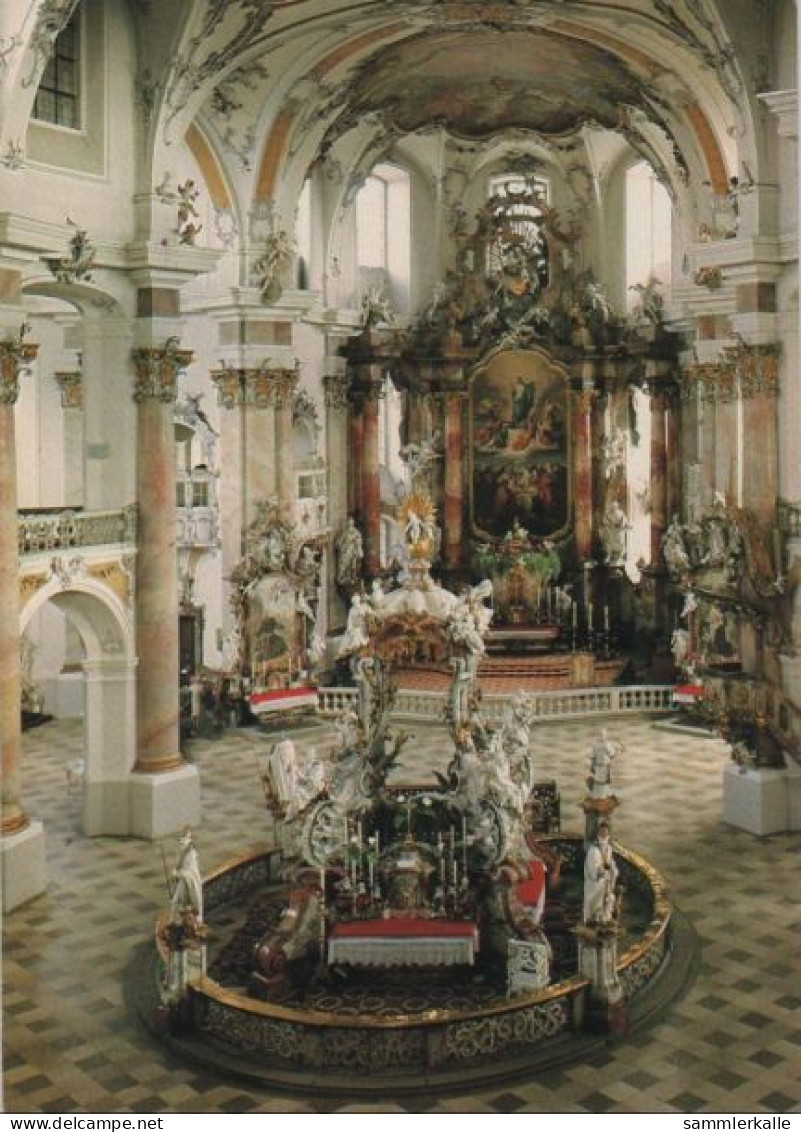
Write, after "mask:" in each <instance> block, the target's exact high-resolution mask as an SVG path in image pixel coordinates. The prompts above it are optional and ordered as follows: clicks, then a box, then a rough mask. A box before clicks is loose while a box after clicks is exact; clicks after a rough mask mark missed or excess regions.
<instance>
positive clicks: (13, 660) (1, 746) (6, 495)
mask: <svg viewBox="0 0 801 1132" xmlns="http://www.w3.org/2000/svg"><path fill="white" fill-rule="evenodd" d="M37 350H38V347H37V346H35V345H34V344H33V343H26V342H25V341H24V340H23V335H22V334H18V335H17V336H16V337H9V338H7V339H6V340H5V341H0V753H1V754H2V764H1V765H2V782H1V783H0V791H1V794H0V834H2V835H3V837H5V836H7V835H9V834H13V833H19V832H21V831H22V830H24V829H25V828H26V827H27V826H28V824H29V823H28V817H27V815H26V814H25V811H24V810H23V808H22V803H21V800H20V786H19V756H20V740H21V733H22V727H21V716H20V711H21V707H20V697H21V687H22V681H21V674H20V634H19V612H20V611H19V580H18V577H19V572H18V558H17V462H16V460H17V458H16V444H15V435H14V406H15V404H16V401H17V395H18V392H19V377H20V373H22V372H24V370H25V368H26V365H27V363H28V362H31V361H33V359H34V358H35V357H36V353H37ZM6 906H7V905H6Z"/></svg>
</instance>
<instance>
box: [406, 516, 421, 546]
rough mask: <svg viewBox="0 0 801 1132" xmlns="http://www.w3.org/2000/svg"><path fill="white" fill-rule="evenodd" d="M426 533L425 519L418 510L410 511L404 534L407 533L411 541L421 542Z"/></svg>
mask: <svg viewBox="0 0 801 1132" xmlns="http://www.w3.org/2000/svg"><path fill="white" fill-rule="evenodd" d="M424 533H425V527H424V525H423V520H422V519H421V518H420V516H419V515H418V514H417V512H416V511H410V512H409V517H408V519H407V520H406V526H405V528H404V534H405V535H406V538H407V540H408V541H409V542H411V543H415V542H420V540H421V539H422V538H423V535H424Z"/></svg>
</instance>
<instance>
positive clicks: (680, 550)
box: [662, 515, 690, 577]
mask: <svg viewBox="0 0 801 1132" xmlns="http://www.w3.org/2000/svg"><path fill="white" fill-rule="evenodd" d="M662 557H663V558H664V559H665V564H666V565H667V568H668V570H669V571H670V574H671V576H673V577H678V576H680V575H681V574H683V573H685V571H687V570H689V569H690V556H689V554H688V553H687V546H686V544H685V542H684V532H683V531H682V529H681V524H680V523H679V517H678V515H673V517H672V518H671V520H670V523H669V525H668V528H667V530H666V531H665V534H664V536H663V538H662Z"/></svg>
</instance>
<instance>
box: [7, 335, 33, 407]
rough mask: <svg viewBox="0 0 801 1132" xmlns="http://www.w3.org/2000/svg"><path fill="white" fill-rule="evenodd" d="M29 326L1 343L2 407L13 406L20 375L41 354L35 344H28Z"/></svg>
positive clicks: (17, 392) (17, 391)
mask: <svg viewBox="0 0 801 1132" xmlns="http://www.w3.org/2000/svg"><path fill="white" fill-rule="evenodd" d="M28 329H29V327H28V324H27V323H26V322H23V324H22V326H21V327H20V330H19V333H18V334H14V335H12V336H10V337H9V338H5V339H4V340H3V341H0V405H13V404H14V403H15V402H16V400H17V396H18V394H19V378H20V374H23V373H25V372H27V370H28V369H29V368H30V363H31V362H32V361H33V360H34V358H35V357H36V355H37V354H38V352H39V346H38V345H37V344H36V343H35V342H26V341H25V335H26V334H27V333H28Z"/></svg>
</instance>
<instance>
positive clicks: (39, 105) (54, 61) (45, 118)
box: [33, 8, 81, 130]
mask: <svg viewBox="0 0 801 1132" xmlns="http://www.w3.org/2000/svg"><path fill="white" fill-rule="evenodd" d="M80 79H81V25H80V8H76V9H75V12H74V13H73V14H72V16H71V18H70V20H69V22H68V23H67V25H66V26H65V27H64V29H63V30H62V31H61V32H60V33H59V34H58V35H57V36H56V39H55V41H54V43H53V50H52V54H51V56H50V58H49V60H48V62H47V66H46V67H45V69H44V73H43V75H42V80H41V82H40V83H39V89H38V91H37V92H36V99H35V101H34V104H33V117H34V118H37V119H38V120H39V121H40V122H50V123H52V124H53V125H54V126H66V127H68V128H69V129H71V130H78V129H80V127H81V82H80Z"/></svg>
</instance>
